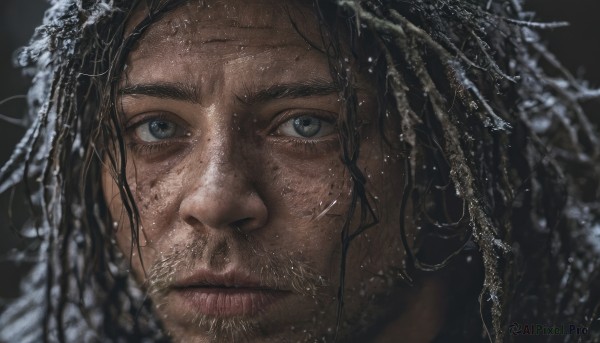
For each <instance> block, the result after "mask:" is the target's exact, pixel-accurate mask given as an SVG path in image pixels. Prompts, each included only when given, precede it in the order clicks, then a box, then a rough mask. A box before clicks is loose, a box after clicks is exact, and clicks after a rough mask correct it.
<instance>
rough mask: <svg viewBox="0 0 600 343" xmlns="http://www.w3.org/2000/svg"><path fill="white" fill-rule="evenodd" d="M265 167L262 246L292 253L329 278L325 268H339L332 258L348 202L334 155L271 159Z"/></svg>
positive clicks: (345, 179) (345, 178)
mask: <svg viewBox="0 0 600 343" xmlns="http://www.w3.org/2000/svg"><path fill="white" fill-rule="evenodd" d="M267 167H268V169H267V170H268V173H269V174H270V177H269V178H267V179H266V183H265V184H264V185H263V187H262V188H263V189H266V190H267V192H266V196H265V198H266V199H265V200H266V201H267V206H268V209H269V216H270V218H271V220H270V224H269V227H268V228H266V230H265V231H264V232H263V233H262V234H263V235H264V237H263V239H262V241H263V242H266V243H267V244H269V245H271V248H274V249H287V250H288V251H289V250H292V251H293V252H294V253H297V254H299V255H302V257H303V258H305V259H306V258H308V259H310V260H311V263H312V264H313V266H314V267H315V268H317V269H318V270H319V271H320V272H321V273H324V274H329V271H330V269H331V268H330V266H331V265H335V266H339V264H338V261H339V260H338V259H336V258H335V256H336V253H338V252H339V248H340V241H339V237H340V231H341V228H342V225H343V223H344V220H345V218H346V213H347V210H348V207H349V203H350V196H349V195H350V190H351V182H350V178H349V175H348V173H347V171H346V168H345V166H344V165H343V164H342V163H341V162H340V160H339V158H337V155H336V156H335V157H331V158H326V159H321V160H318V161H315V160H310V161H305V162H302V161H297V160H296V161H292V160H286V159H285V158H284V157H279V156H275V158H273V159H271V160H270V162H269V163H267ZM270 236H271V237H272V236H274V237H276V239H271V238H269V237H270Z"/></svg>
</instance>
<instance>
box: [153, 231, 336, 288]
mask: <svg viewBox="0 0 600 343" xmlns="http://www.w3.org/2000/svg"><path fill="white" fill-rule="evenodd" d="M245 238H246V239H240V240H235V242H231V241H230V240H223V241H222V242H220V243H219V244H217V245H216V246H215V247H209V244H208V241H207V239H205V238H202V237H197V238H195V239H194V240H193V241H191V242H190V243H187V244H184V245H178V246H174V247H173V248H172V250H171V251H170V252H168V253H166V254H163V255H162V256H163V257H162V258H161V259H159V260H158V261H156V262H155V263H153V264H152V266H151V267H150V268H149V270H148V273H147V278H146V286H147V292H148V295H150V296H160V295H165V294H166V293H168V292H169V291H170V290H171V289H172V287H173V285H174V283H176V282H177V281H178V280H179V279H180V278H181V277H182V276H184V275H190V274H192V273H193V272H194V271H195V270H197V269H198V266H199V265H202V264H203V263H209V262H212V261H214V260H215V259H219V260H224V261H229V260H230V257H231V255H232V249H231V248H230V246H231V245H234V246H235V247H237V248H238V251H239V256H240V257H241V258H239V259H238V260H239V262H240V263H242V264H241V265H236V269H240V270H241V271H243V272H245V273H248V274H251V275H253V276H254V277H256V278H257V279H258V280H259V283H260V284H261V285H262V286H264V287H266V288H271V289H283V290H289V291H292V292H294V293H298V294H301V295H304V296H309V297H313V298H314V297H317V296H318V294H319V293H322V291H323V290H324V289H325V288H326V287H327V286H328V284H329V282H328V281H327V279H326V278H325V277H323V276H322V275H320V274H319V273H317V272H316V271H315V270H314V269H313V268H312V267H311V266H310V265H309V264H308V263H307V262H305V261H303V260H301V259H300V258H298V257H297V256H294V255H293V254H292V253H290V252H276V251H267V250H266V249H264V248H263V247H262V245H261V244H259V243H258V242H256V241H253V240H251V239H249V238H247V237H245ZM233 243H235V244H233ZM236 253H237V252H236Z"/></svg>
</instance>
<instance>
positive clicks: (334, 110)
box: [103, 0, 423, 342]
mask: <svg viewBox="0 0 600 343" xmlns="http://www.w3.org/2000/svg"><path fill="white" fill-rule="evenodd" d="M284 4H285V5H284ZM285 9H287V10H288V11H289V12H286V10H285ZM290 18H291V19H292V20H293V21H294V22H295V24H296V25H297V30H296V29H295V28H294V25H293V24H292V21H291V20H290ZM298 31H300V32H301V33H302V35H303V36H304V37H306V38H307V39H308V40H310V41H311V42H313V43H315V44H317V45H320V44H322V43H321V42H322V40H321V35H320V33H319V31H318V22H317V19H316V17H315V15H314V14H313V12H312V11H311V10H310V9H309V8H298V5H295V4H293V3H287V2H282V1H272V2H270V1H252V2H245V1H241V0H240V1H228V2H223V1H203V2H195V1H192V2H190V3H188V4H185V5H182V6H180V7H178V8H177V9H175V10H173V11H172V12H169V13H167V14H166V15H165V16H164V17H163V18H161V19H160V20H159V21H158V22H156V23H154V24H153V25H152V26H151V27H150V28H149V29H148V30H147V32H146V33H145V35H144V37H143V38H142V39H141V40H140V41H139V43H138V44H137V46H136V47H135V49H134V50H133V51H132V52H131V53H130V55H129V59H128V63H127V68H126V69H125V73H124V78H123V82H122V85H121V94H122V95H121V98H120V99H119V106H122V111H123V114H122V117H123V119H122V120H123V123H124V127H125V128H126V132H125V140H126V142H127V161H128V162H127V180H128V182H129V185H130V187H131V191H132V193H133V196H134V198H135V201H136V204H137V206H138V208H139V213H140V218H141V228H140V246H141V252H142V254H141V257H142V259H141V260H142V261H143V267H142V263H140V261H139V259H138V258H137V257H134V259H133V270H134V273H135V275H136V278H137V279H138V280H139V281H140V283H141V284H142V285H143V286H144V287H145V288H146V289H147V290H148V292H149V294H150V297H151V298H152V300H153V302H154V304H155V306H156V313H157V315H158V316H159V318H161V320H162V321H163V323H164V326H165V328H166V329H167V330H168V331H169V333H170V334H171V335H172V336H173V337H174V338H175V339H176V340H180V341H185V342H194V341H197V342H204V341H211V340H215V339H222V340H225V341H230V340H234V341H239V340H241V339H243V338H245V339H248V340H250V341H252V340H255V341H259V342H283V341H294V342H295V341H305V340H306V341H314V340H316V339H317V340H318V339H321V337H323V338H331V335H332V333H333V331H335V324H336V322H335V320H336V318H337V317H336V311H337V304H338V303H337V290H338V286H339V279H340V277H339V275H340V263H341V256H342V245H341V239H340V237H341V232H342V226H343V225H344V222H345V220H346V213H347V212H348V208H349V206H350V203H351V198H352V192H353V189H352V182H351V178H350V174H349V172H348V170H347V169H346V167H345V165H344V164H343V163H342V160H341V153H340V146H339V142H338V141H339V138H338V131H337V127H336V121H337V118H338V117H339V116H340V114H341V113H342V111H343V110H344V108H345V104H343V102H342V101H340V99H339V94H338V89H337V87H336V86H335V84H334V82H333V80H332V78H331V76H330V71H329V64H328V59H327V57H326V56H325V55H324V54H323V53H322V52H321V51H319V50H317V49H314V48H312V47H311V46H310V45H309V44H308V43H307V42H306V40H305V39H304V38H303V37H302V35H300V34H299V33H298ZM350 62H351V63H350V64H351V72H352V73H354V75H355V76H356V77H355V78H354V80H355V82H356V84H355V86H356V87H357V88H358V89H359V92H358V95H359V103H360V106H359V107H358V108H359V117H360V120H359V121H360V122H361V123H362V126H361V128H360V133H361V155H360V156H361V158H360V160H359V163H358V166H359V167H360V169H361V170H362V171H363V172H364V174H365V175H366V177H367V191H368V193H369V198H370V199H371V202H372V203H373V205H374V208H375V211H376V213H377V215H378V217H379V218H380V222H379V224H378V225H377V226H375V227H373V228H371V229H369V230H368V231H367V233H366V234H364V235H361V236H359V238H357V239H356V240H355V241H354V242H353V243H352V244H351V246H350V250H349V252H348V262H347V263H348V266H347V272H346V276H345V282H346V284H345V291H346V297H345V316H344V318H346V319H347V321H345V322H344V323H342V324H343V325H342V328H343V329H344V330H346V332H349V331H348V328H349V327H354V329H360V328H361V327H369V326H371V325H374V323H375V322H376V321H379V320H380V319H382V318H404V317H406V315H405V314H406V313H407V312H408V311H411V310H410V309H411V308H412V307H411V306H412V305H410V304H411V303H413V302H414V301H409V298H410V299H412V298H415V299H417V298H418V297H420V295H421V294H423V291H422V290H423V288H420V287H415V288H413V289H405V290H403V291H402V292H399V290H400V288H401V287H400V286H399V282H398V279H399V278H398V277H397V274H396V270H397V269H396V268H398V267H401V266H402V259H403V256H404V250H403V249H402V248H401V244H400V236H399V234H398V232H397V231H398V229H397V228H398V220H399V218H398V216H399V204H400V195H401V185H402V176H401V172H400V168H399V166H400V162H401V161H400V156H398V155H397V153H396V152H394V151H391V150H390V149H389V148H387V147H386V145H384V144H383V143H382V139H381V137H380V133H379V132H380V131H379V128H378V127H377V125H376V122H377V120H376V110H377V104H376V99H375V96H374V94H373V86H372V84H371V82H370V80H369V78H368V72H367V70H368V68H361V67H360V65H361V63H360V61H350ZM362 69H364V70H365V71H364V72H362V71H361V70H362ZM103 187H104V192H105V197H106V201H107V203H108V204H109V208H110V212H111V216H112V217H113V219H114V220H115V222H117V224H118V230H117V232H116V239H117V243H118V245H119V247H120V248H121V250H122V251H123V252H124V253H125V254H126V255H127V256H128V253H129V251H130V249H131V235H130V228H129V227H128V226H127V223H128V221H127V220H126V219H125V214H124V213H125V212H124V211H123V205H122V203H121V201H120V197H119V195H118V192H117V187H116V186H115V185H114V183H113V181H112V178H111V177H110V174H109V172H108V171H105V172H104V177H103ZM358 222H359V216H358V215H355V216H354V217H353V219H352V222H351V224H352V225H351V228H352V230H354V229H355V228H356V226H357V223H358ZM134 251H137V250H135V249H134ZM134 256H135V255H134ZM144 268H145V270H144ZM390 304H393V306H391V305H390ZM384 305H386V306H384ZM405 321H406V323H409V321H408V320H405ZM406 325H408V324H405V325H404V326H406Z"/></svg>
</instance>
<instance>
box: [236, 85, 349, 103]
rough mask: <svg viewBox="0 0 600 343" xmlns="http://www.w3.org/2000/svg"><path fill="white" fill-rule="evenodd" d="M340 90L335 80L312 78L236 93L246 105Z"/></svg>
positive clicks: (332, 92)
mask: <svg viewBox="0 0 600 343" xmlns="http://www.w3.org/2000/svg"><path fill="white" fill-rule="evenodd" d="M339 91H340V87H339V86H338V85H336V84H335V83H333V82H330V81H327V80H323V79H312V80H307V81H301V82H293V83H283V84H275V85H271V86H269V87H267V88H264V89H258V90H253V89H252V88H248V87H246V93H245V94H244V95H243V96H239V95H236V98H237V99H238V101H240V102H242V103H244V104H246V105H254V104H257V103H264V102H267V101H269V100H274V99H285V98H303V97H311V96H325V95H331V94H334V93H338V92H339Z"/></svg>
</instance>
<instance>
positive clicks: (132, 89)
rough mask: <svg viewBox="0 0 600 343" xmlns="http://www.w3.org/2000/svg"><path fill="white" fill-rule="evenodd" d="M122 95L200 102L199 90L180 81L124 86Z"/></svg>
mask: <svg viewBox="0 0 600 343" xmlns="http://www.w3.org/2000/svg"><path fill="white" fill-rule="evenodd" d="M119 94H120V95H131V96H135V95H145V96H150V97H154V98H160V99H171V100H179V101H186V102H192V103H200V99H199V96H198V90H197V89H196V87H194V86H193V85H191V84H185V83H179V82H157V83H148V84H146V83H142V84H135V85H130V86H125V87H122V88H121V89H120V90H119Z"/></svg>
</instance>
